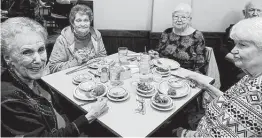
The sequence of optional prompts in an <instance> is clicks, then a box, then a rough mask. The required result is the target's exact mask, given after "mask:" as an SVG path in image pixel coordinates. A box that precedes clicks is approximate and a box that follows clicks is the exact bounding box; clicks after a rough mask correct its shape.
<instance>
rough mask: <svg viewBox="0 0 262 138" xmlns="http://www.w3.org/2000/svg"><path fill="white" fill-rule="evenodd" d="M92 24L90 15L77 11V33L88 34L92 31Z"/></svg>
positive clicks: (75, 21)
mask: <svg viewBox="0 0 262 138" xmlns="http://www.w3.org/2000/svg"><path fill="white" fill-rule="evenodd" d="M90 24H91V21H90V19H89V16H88V15H86V14H82V13H79V12H78V13H76V16H75V20H74V25H73V26H74V29H75V32H76V33H77V35H80V36H86V35H87V34H88V33H89V32H90Z"/></svg>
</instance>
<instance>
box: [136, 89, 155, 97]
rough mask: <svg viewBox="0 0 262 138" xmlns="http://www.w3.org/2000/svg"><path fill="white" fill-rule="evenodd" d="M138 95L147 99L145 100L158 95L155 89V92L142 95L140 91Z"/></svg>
mask: <svg viewBox="0 0 262 138" xmlns="http://www.w3.org/2000/svg"><path fill="white" fill-rule="evenodd" d="M136 93H137V95H139V96H142V97H145V98H150V97H152V96H153V95H155V93H156V90H155V89H154V90H153V91H151V92H149V93H142V92H140V91H136Z"/></svg>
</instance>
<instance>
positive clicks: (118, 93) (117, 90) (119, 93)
mask: <svg viewBox="0 0 262 138" xmlns="http://www.w3.org/2000/svg"><path fill="white" fill-rule="evenodd" d="M108 94H109V96H110V97H112V98H120V97H124V96H126V95H127V91H126V90H125V89H124V88H123V87H113V88H111V89H110V90H109V92H108Z"/></svg>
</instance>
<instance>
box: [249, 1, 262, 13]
mask: <svg viewBox="0 0 262 138" xmlns="http://www.w3.org/2000/svg"><path fill="white" fill-rule="evenodd" d="M252 5H260V6H261V8H262V2H261V0H250V1H248V2H247V3H246V5H245V11H246V10H248V9H249V8H250V6H252Z"/></svg>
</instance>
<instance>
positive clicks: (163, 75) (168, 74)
mask: <svg viewBox="0 0 262 138" xmlns="http://www.w3.org/2000/svg"><path fill="white" fill-rule="evenodd" d="M152 71H153V72H155V73H157V74H159V73H158V72H157V71H156V68H153V69H152ZM159 75H161V76H162V77H168V76H170V72H168V73H167V74H159Z"/></svg>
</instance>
